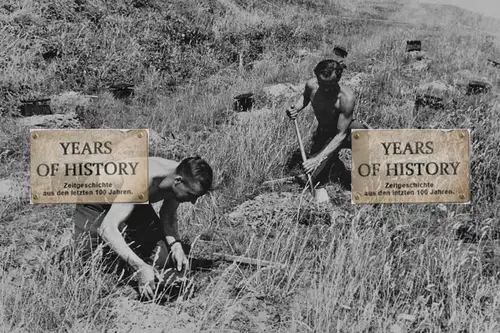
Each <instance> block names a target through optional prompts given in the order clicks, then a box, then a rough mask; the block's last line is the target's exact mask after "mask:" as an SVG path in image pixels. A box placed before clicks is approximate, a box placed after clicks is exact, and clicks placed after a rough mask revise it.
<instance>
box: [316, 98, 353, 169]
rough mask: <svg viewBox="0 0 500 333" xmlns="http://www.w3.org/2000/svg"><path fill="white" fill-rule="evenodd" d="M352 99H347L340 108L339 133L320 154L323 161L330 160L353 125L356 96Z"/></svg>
mask: <svg viewBox="0 0 500 333" xmlns="http://www.w3.org/2000/svg"><path fill="white" fill-rule="evenodd" d="M350 97H351V98H347V100H346V101H344V103H342V105H341V106H340V110H341V113H340V115H339V119H338V123H337V129H338V132H337V134H336V135H335V136H334V137H333V139H332V141H330V143H329V144H328V145H327V146H326V147H325V148H323V150H322V151H321V152H320V153H319V154H318V156H321V159H328V158H329V157H330V156H331V155H332V153H333V152H335V150H337V148H338V147H339V146H340V145H341V143H342V141H344V139H345V138H346V136H347V130H348V129H349V126H350V125H351V123H352V118H353V113H354V106H355V98H354V95H352V96H350ZM341 102H342V101H341Z"/></svg>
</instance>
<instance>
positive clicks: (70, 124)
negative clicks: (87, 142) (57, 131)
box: [17, 112, 81, 128]
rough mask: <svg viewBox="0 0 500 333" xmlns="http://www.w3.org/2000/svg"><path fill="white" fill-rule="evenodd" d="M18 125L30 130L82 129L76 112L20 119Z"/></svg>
mask: <svg viewBox="0 0 500 333" xmlns="http://www.w3.org/2000/svg"><path fill="white" fill-rule="evenodd" d="M17 124H18V125H19V126H27V127H30V128H81V124H80V120H79V119H78V116H77V115H76V113H75V112H70V113H66V114H61V113H58V114H49V115H40V116H31V117H26V118H20V119H19V120H18V121H17Z"/></svg>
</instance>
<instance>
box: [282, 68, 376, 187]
mask: <svg viewBox="0 0 500 333" xmlns="http://www.w3.org/2000/svg"><path fill="white" fill-rule="evenodd" d="M343 69H344V67H343V65H342V64H340V63H339V62H338V61H336V60H323V61H320V62H319V63H318V64H317V65H316V67H315V68H314V74H315V75H316V77H315V78H311V79H309V80H308V81H307V83H306V85H305V89H304V92H303V94H302V96H301V97H300V98H299V99H298V100H297V102H296V103H295V105H292V106H291V107H290V108H289V109H288V110H287V111H286V113H287V115H288V117H289V118H290V119H292V120H293V119H295V118H297V115H298V113H299V112H300V111H302V110H303V109H304V108H305V107H306V106H308V105H309V103H311V105H312V108H313V110H314V114H315V116H316V119H317V120H318V127H317V129H316V133H315V134H314V136H313V145H312V147H311V151H310V155H311V156H312V157H310V158H309V159H307V161H305V162H304V163H303V167H304V169H305V171H306V172H307V173H310V174H311V175H312V180H313V183H314V185H315V186H316V185H318V184H319V185H320V186H322V185H325V184H326V183H327V182H328V181H329V180H330V177H329V176H330V169H331V168H332V167H334V170H335V174H336V175H335V177H334V178H336V179H334V180H335V181H338V182H340V184H341V185H342V186H343V187H344V188H345V189H347V190H350V189H351V173H350V172H349V171H348V170H347V169H346V167H345V165H344V163H342V161H341V160H340V159H339V155H338V154H339V151H340V150H341V149H343V148H348V149H351V130H352V129H367V128H369V127H368V126H366V125H364V124H362V123H360V122H358V121H356V120H354V118H353V112H354V106H355V98H356V96H355V93H354V91H352V89H350V88H349V87H346V86H342V85H340V84H339V80H340V78H341V76H342V71H343Z"/></svg>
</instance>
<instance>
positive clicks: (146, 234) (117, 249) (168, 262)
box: [74, 156, 213, 299]
mask: <svg viewBox="0 0 500 333" xmlns="http://www.w3.org/2000/svg"><path fill="white" fill-rule="evenodd" d="M148 176H149V179H148V184H149V185H148V186H149V204H133V203H112V204H78V205H77V206H76V214H75V234H74V239H75V240H76V241H77V244H79V245H80V246H82V251H83V256H84V258H89V256H90V254H91V252H92V251H94V250H95V249H96V248H97V247H98V245H99V242H100V241H101V240H103V241H104V242H105V243H106V245H107V246H109V247H110V248H111V250H113V251H114V253H115V254H117V255H118V256H119V257H120V258H121V259H122V260H123V261H124V262H125V263H127V264H128V265H129V266H130V268H132V269H133V270H134V271H135V272H136V273H137V278H138V282H139V290H140V293H141V295H145V296H147V297H148V298H150V299H151V298H152V297H153V296H154V290H155V269H159V270H160V271H161V270H163V269H165V268H169V266H172V264H175V266H176V268H177V270H178V271H181V270H182V269H183V268H186V269H188V265H189V261H188V259H187V257H186V254H185V252H184V249H183V246H182V245H183V244H182V243H181V241H180V240H179V232H178V224H177V207H178V206H179V204H180V203H182V202H191V203H193V204H194V203H195V202H196V200H197V199H198V198H199V197H201V196H203V195H204V194H206V193H207V192H208V191H209V189H210V188H211V186H212V178H213V171H212V168H211V167H210V166H209V165H208V164H207V162H205V161H204V160H203V159H201V158H200V157H198V156H196V157H189V158H186V159H184V160H182V161H181V162H180V163H179V162H176V161H172V160H167V159H163V158H159V157H149V175H148ZM161 200H163V204H162V206H161V208H160V214H159V215H160V216H159V217H158V215H157V214H156V212H155V210H154V208H153V207H152V206H151V203H155V202H158V201H161ZM122 225H125V226H126V230H125V238H124V237H123V236H122V234H121V233H120V231H119V229H118V227H119V226H122ZM127 241H128V242H131V243H132V244H131V246H129V245H128V244H127ZM153 254H155V257H156V258H157V259H156V260H155V261H154V265H155V267H153V266H152V265H150V264H147V263H146V262H145V260H148V259H149V258H151V257H152V255H153Z"/></svg>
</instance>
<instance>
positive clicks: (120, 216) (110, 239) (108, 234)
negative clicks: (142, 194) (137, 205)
mask: <svg viewBox="0 0 500 333" xmlns="http://www.w3.org/2000/svg"><path fill="white" fill-rule="evenodd" d="M133 210H134V204H130V203H114V204H112V205H111V208H110V209H109V211H108V213H107V214H106V216H105V217H104V220H103V221H102V223H101V226H100V227H99V229H98V230H97V231H98V233H99V236H101V238H102V239H104V241H105V242H106V243H108V244H109V246H110V247H111V248H112V249H113V251H115V252H116V254H118V255H119V256H120V257H121V258H122V259H123V260H125V261H126V262H127V263H128V264H130V265H131V266H132V267H133V268H134V269H135V270H139V269H140V268H142V267H143V266H145V265H146V263H145V262H144V261H143V260H142V259H141V258H139V257H138V256H137V254H135V253H134V251H132V249H131V248H130V247H129V246H128V245H127V243H126V242H125V239H124V238H123V236H122V235H121V233H120V231H119V230H118V226H119V225H120V224H122V223H124V222H125V220H126V219H127V218H128V217H129V216H130V214H132V211H133Z"/></svg>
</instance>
